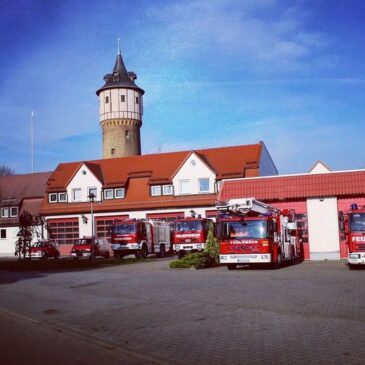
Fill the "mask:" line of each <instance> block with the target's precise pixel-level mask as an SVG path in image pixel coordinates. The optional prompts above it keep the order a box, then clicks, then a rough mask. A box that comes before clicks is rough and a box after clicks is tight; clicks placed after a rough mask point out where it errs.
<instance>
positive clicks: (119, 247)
mask: <svg viewBox="0 0 365 365" xmlns="http://www.w3.org/2000/svg"><path fill="white" fill-rule="evenodd" d="M111 247H112V250H113V252H114V256H115V257H117V258H123V257H124V256H127V255H131V254H134V255H135V256H136V258H146V257H147V255H149V254H158V255H159V256H164V255H165V254H166V253H167V252H169V251H170V250H171V244H170V226H169V224H168V223H166V222H163V221H154V220H144V219H129V220H125V221H120V222H117V223H116V224H114V225H113V227H112V232H111Z"/></svg>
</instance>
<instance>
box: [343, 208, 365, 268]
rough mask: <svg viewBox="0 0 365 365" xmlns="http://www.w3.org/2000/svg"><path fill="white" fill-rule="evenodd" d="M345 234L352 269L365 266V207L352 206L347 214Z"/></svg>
mask: <svg viewBox="0 0 365 365" xmlns="http://www.w3.org/2000/svg"><path fill="white" fill-rule="evenodd" d="M345 222H346V225H345V232H346V236H347V243H348V251H349V252H348V259H347V261H348V264H349V267H350V268H353V267H354V266H355V265H364V264H365V206H358V205H357V204H351V207H350V210H349V212H348V214H347V219H346V221H345Z"/></svg>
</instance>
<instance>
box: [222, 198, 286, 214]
mask: <svg viewBox="0 0 365 365" xmlns="http://www.w3.org/2000/svg"><path fill="white" fill-rule="evenodd" d="M217 210H218V211H220V212H225V211H226V212H232V213H234V214H239V215H246V214H247V213H249V212H255V213H258V214H265V213H276V212H278V211H279V210H278V209H276V208H273V207H271V206H270V205H268V204H265V203H263V202H260V201H259V200H256V199H255V198H242V199H230V200H228V201H227V202H226V203H223V204H222V203H219V204H217Z"/></svg>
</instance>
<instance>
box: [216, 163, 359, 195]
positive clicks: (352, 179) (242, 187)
mask: <svg viewBox="0 0 365 365" xmlns="http://www.w3.org/2000/svg"><path fill="white" fill-rule="evenodd" d="M364 194H365V170H362V171H348V172H331V173H323V174H306V175H292V176H277V177H276V176H275V177H270V178H254V179H242V180H231V181H224V182H223V185H222V188H221V191H220V194H219V196H218V199H219V200H222V201H224V200H228V199H235V198H242V197H255V198H256V199H259V200H260V199H261V200H265V201H268V200H270V201H276V200H288V199H304V198H315V197H327V196H355V195H364Z"/></svg>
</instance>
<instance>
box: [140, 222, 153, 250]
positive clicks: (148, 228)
mask: <svg viewBox="0 0 365 365" xmlns="http://www.w3.org/2000/svg"><path fill="white" fill-rule="evenodd" d="M143 227H144V229H145V230H146V241H147V245H148V251H149V252H154V251H155V250H154V247H153V242H152V229H151V225H150V224H148V223H146V224H143Z"/></svg>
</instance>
